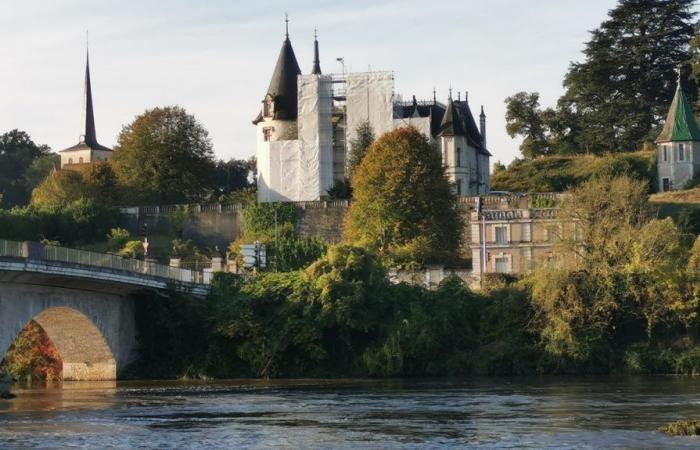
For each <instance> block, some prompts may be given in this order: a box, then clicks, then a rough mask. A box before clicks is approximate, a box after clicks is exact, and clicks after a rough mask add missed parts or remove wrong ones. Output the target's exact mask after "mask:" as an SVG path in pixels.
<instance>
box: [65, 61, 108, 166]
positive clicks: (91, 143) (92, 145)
mask: <svg viewBox="0 0 700 450" xmlns="http://www.w3.org/2000/svg"><path fill="white" fill-rule="evenodd" d="M81 128H82V130H81V131H82V132H83V134H81V135H80V142H78V144H77V145H74V146H72V147H69V148H67V149H65V150H61V151H62V152H67V151H73V150H82V149H85V148H89V149H92V150H104V151H110V152H111V151H112V149H111V148H108V147H105V146H103V145H100V144H99V143H98V142H97V133H96V132H95V112H94V110H93V106H92V83H91V82H90V55H87V59H86V62H85V91H84V110H83V126H82V127H81Z"/></svg>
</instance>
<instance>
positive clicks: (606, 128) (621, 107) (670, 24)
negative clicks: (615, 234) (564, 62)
mask: <svg viewBox="0 0 700 450" xmlns="http://www.w3.org/2000/svg"><path fill="white" fill-rule="evenodd" d="M693 4H694V0H674V1H669V0H620V1H619V3H618V5H617V6H616V7H615V8H614V9H612V10H610V12H609V17H608V19H607V20H605V21H604V22H603V23H602V24H601V25H600V27H599V28H597V29H596V30H594V31H592V33H591V34H592V36H591V40H590V41H589V42H588V43H587V44H586V48H585V50H584V54H585V60H584V61H583V62H579V63H573V64H572V65H571V67H570V68H569V72H568V73H567V75H566V77H565V79H564V86H565V88H566V92H565V94H564V96H563V97H562V99H560V101H559V106H560V108H562V109H565V110H566V111H567V112H568V113H570V114H571V115H573V117H575V122H576V123H577V124H578V126H579V129H578V130H573V133H574V134H576V136H574V137H573V141H574V142H575V143H576V145H577V146H578V151H579V152H582V153H583V152H592V153H602V152H605V151H633V150H636V149H639V148H640V147H641V145H642V143H643V142H644V140H645V139H647V138H648V136H649V133H650V131H651V130H652V129H653V128H654V127H655V126H656V125H657V124H659V122H660V121H661V120H663V118H664V117H665V115H666V111H667V108H668V104H669V103H670V101H671V98H672V97H673V93H674V89H675V81H676V72H675V69H676V67H678V66H679V65H681V64H687V63H688V61H689V59H690V56H691V55H690V52H689V41H690V39H691V37H692V35H693V19H694V17H695V13H694V12H693V11H692V8H693Z"/></svg>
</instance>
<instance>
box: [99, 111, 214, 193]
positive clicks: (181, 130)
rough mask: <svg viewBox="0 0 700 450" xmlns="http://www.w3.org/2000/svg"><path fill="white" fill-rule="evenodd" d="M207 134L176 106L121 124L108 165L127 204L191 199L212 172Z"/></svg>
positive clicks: (211, 158) (192, 118)
mask: <svg viewBox="0 0 700 450" xmlns="http://www.w3.org/2000/svg"><path fill="white" fill-rule="evenodd" d="M213 156H214V153H213V151H212V144H211V141H210V139H209V133H208V132H207V130H206V129H204V127H203V126H202V125H201V124H200V123H199V122H198V121H197V120H196V119H195V117H194V116H192V115H190V114H188V113H187V112H186V111H185V110H184V109H183V108H181V107H179V106H166V107H162V108H153V109H150V110H147V111H146V112H144V113H143V114H141V115H139V116H137V117H136V119H134V121H133V122H132V123H131V124H129V125H126V126H124V128H123V129H122V131H121V133H120V134H119V137H118V140H117V146H116V148H115V152H114V157H113V158H112V161H111V162H112V165H113V167H114V172H115V174H116V176H117V178H118V180H119V182H120V184H122V185H123V186H124V187H125V188H126V189H127V190H128V191H129V192H130V198H131V200H132V201H140V202H154V203H179V202H186V201H197V200H199V199H201V198H202V197H203V196H204V195H205V194H206V192H207V188H208V187H209V186H208V184H210V183H211V176H210V175H211V173H212V171H213V170H214V160H213Z"/></svg>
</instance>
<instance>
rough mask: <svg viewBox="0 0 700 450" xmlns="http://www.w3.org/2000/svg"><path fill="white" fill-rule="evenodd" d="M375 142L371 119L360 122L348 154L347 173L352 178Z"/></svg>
mask: <svg viewBox="0 0 700 450" xmlns="http://www.w3.org/2000/svg"><path fill="white" fill-rule="evenodd" d="M372 142H374V130H372V125H370V123H369V121H366V122H362V123H360V124H359V125H358V126H357V128H356V129H355V138H354V139H353V140H352V141H350V155H348V164H347V175H348V178H350V179H352V177H353V175H355V170H357V168H358V167H359V165H360V163H361V162H362V159H363V158H364V157H365V155H366V154H367V150H368V149H369V147H370V146H371V145H372Z"/></svg>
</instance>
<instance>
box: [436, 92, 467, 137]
mask: <svg viewBox="0 0 700 450" xmlns="http://www.w3.org/2000/svg"><path fill="white" fill-rule="evenodd" d="M440 135H441V136H466V132H465V131H464V126H463V125H462V120H460V117H459V115H458V113H457V108H456V107H455V104H454V101H453V100H452V97H450V99H449V100H448V102H447V109H446V110H445V115H443V116H442V123H441V124H440Z"/></svg>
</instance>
